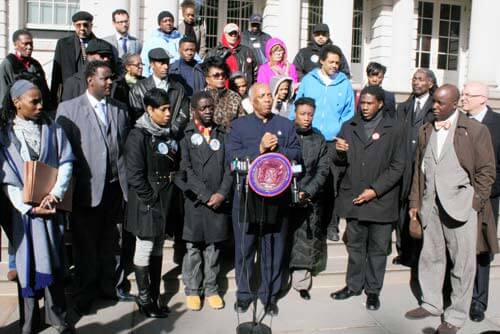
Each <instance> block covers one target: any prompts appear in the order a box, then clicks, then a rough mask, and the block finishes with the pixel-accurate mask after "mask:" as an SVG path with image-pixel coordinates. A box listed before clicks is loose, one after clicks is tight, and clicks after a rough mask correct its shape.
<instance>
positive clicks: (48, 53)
mask: <svg viewBox="0 0 500 334" xmlns="http://www.w3.org/2000/svg"><path fill="white" fill-rule="evenodd" d="M181 2H182V0H162V1H157V0H113V1H109V0H0V58H3V57H5V55H6V54H7V53H8V52H9V51H12V41H11V37H10V36H12V33H13V32H14V31H15V30H17V29H19V28H28V29H30V30H31V31H32V32H33V35H34V37H35V40H34V43H35V52H34V57H36V58H37V59H38V60H40V62H41V63H42V64H43V65H44V67H45V69H46V71H47V73H50V71H51V63H52V53H53V50H54V49H55V44H56V41H57V39H58V38H60V37H63V36H65V35H67V34H68V33H70V32H71V31H72V27H71V19H70V18H71V15H72V13H74V12H75V11H77V10H79V9H82V10H87V11H89V12H91V13H92V14H93V15H94V16H95V20H94V32H95V34H96V35H97V36H98V37H103V36H107V35H110V34H112V33H113V28H112V25H111V13H112V11H113V10H114V9H117V8H123V9H126V10H127V11H128V12H129V13H130V22H131V29H130V32H131V34H132V35H135V36H137V37H138V38H140V39H144V38H146V37H147V36H148V35H149V32H150V31H151V30H152V29H155V28H156V27H157V21H156V18H157V14H158V13H159V12H160V11H161V10H170V11H172V12H173V13H174V15H175V16H176V18H179V17H181V15H180V14H181V13H180V8H179V5H180V3H181ZM196 2H197V4H198V5H199V6H198V7H199V8H198V10H199V13H200V16H201V17H202V18H203V20H204V22H205V25H206V27H207V33H208V44H209V45H215V44H216V43H217V41H218V39H219V36H220V35H221V32H222V29H223V27H224V25H225V24H226V23H227V22H235V23H237V24H239V25H240V26H241V27H242V29H244V28H246V27H247V26H248V17H249V16H250V14H252V13H253V12H260V13H262V14H263V17H264V23H263V30H264V31H266V32H268V33H269V34H271V35H272V36H277V37H280V38H282V39H283V40H284V41H285V42H286V43H287V46H288V49H289V57H290V60H293V56H294V55H295V54H296V52H297V51H298V50H299V49H300V48H301V47H304V46H306V45H307V43H308V41H309V39H310V31H311V27H312V26H313V25H314V24H315V23H318V22H325V23H327V24H328V25H329V27H330V32H331V37H332V40H333V41H334V43H335V44H337V45H338V46H340V47H341V48H342V50H343V52H344V53H345V55H346V57H347V58H348V60H349V62H350V64H351V68H352V70H351V71H352V73H353V77H352V81H353V84H354V85H362V84H363V83H364V80H365V77H364V69H365V67H366V65H367V64H368V63H369V62H370V61H377V62H380V63H382V64H384V65H386V66H387V68H388V72H387V75H386V80H385V82H384V87H385V88H386V89H389V90H392V91H395V92H400V93H408V92H409V91H410V90H411V86H410V80H411V76H412V74H413V72H414V70H415V68H417V67H426V68H430V69H432V70H433V71H434V72H435V73H436V75H437V78H438V82H439V83H440V84H441V83H445V82H447V83H453V84H456V85H458V86H459V87H461V86H463V84H464V82H466V81H468V80H481V81H484V82H486V83H487V84H488V85H489V86H490V88H491V89H490V91H491V95H492V97H494V98H500V62H499V61H498V60H497V55H498V54H499V53H500V44H499V43H496V42H495V40H496V39H495V38H493V42H492V43H490V42H489V37H488V36H494V35H495V34H496V33H498V32H500V0H422V1H421V0H197V1H196ZM49 77H50V75H49Z"/></svg>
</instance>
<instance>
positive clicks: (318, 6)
mask: <svg viewBox="0 0 500 334" xmlns="http://www.w3.org/2000/svg"><path fill="white" fill-rule="evenodd" d="M321 22H323V0H309V1H308V8H307V36H308V38H309V41H311V40H312V30H313V28H314V26H315V25H316V24H318V23H321Z"/></svg>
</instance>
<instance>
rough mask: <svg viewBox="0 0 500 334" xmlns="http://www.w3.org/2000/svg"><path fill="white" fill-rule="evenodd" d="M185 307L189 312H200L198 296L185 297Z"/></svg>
mask: <svg viewBox="0 0 500 334" xmlns="http://www.w3.org/2000/svg"><path fill="white" fill-rule="evenodd" d="M186 307H187V308H188V310H191V311H199V310H201V299H200V296H187V297H186Z"/></svg>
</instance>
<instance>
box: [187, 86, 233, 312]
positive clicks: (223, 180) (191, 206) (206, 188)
mask: <svg viewBox="0 0 500 334" xmlns="http://www.w3.org/2000/svg"><path fill="white" fill-rule="evenodd" d="M214 110H215V104H214V100H213V99H212V97H211V96H210V94H209V93H208V92H206V91H200V92H196V93H195V94H194V95H193V97H192V99H191V111H192V114H193V118H194V119H193V120H192V121H191V122H190V123H189V124H188V126H187V127H186V130H185V131H184V138H183V139H182V141H181V154H182V160H181V171H182V172H185V175H186V180H185V181H186V183H185V189H184V192H185V196H186V200H185V204H184V208H185V210H184V211H185V216H184V231H183V234H182V238H183V239H184V240H186V241H187V244H186V247H187V253H186V255H185V256H184V261H183V265H182V278H183V280H184V285H185V286H186V290H185V292H186V296H187V297H186V305H187V308H188V309H190V310H193V311H198V310H200V309H201V299H200V295H202V294H204V295H205V296H206V297H207V301H208V304H209V305H210V307H212V308H214V309H221V308H223V307H224V301H223V300H222V298H221V297H220V296H219V294H218V286H217V275H218V273H219V253H220V249H221V247H220V245H221V242H222V241H225V240H227V239H228V237H229V230H228V228H229V224H230V220H229V219H230V213H231V211H230V205H229V203H228V201H227V199H228V198H229V195H230V192H231V186H232V182H233V179H232V176H231V171H230V169H229V166H228V165H227V164H226V163H225V160H224V156H225V149H224V137H225V131H224V129H223V128H222V127H221V126H217V125H216V124H215V123H214V121H213V116H214ZM203 273H204V275H203ZM203 276H205V277H203Z"/></svg>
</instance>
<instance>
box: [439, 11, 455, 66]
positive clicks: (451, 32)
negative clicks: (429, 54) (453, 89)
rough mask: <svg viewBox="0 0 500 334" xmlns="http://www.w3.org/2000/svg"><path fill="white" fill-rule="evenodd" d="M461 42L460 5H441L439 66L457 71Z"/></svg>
mask: <svg viewBox="0 0 500 334" xmlns="http://www.w3.org/2000/svg"><path fill="white" fill-rule="evenodd" d="M459 42H460V6H455V5H447V4H442V5H441V13H440V15H439V49H438V58H437V68H438V69H442V70H450V71H456V70H457V68H458V45H459Z"/></svg>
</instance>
